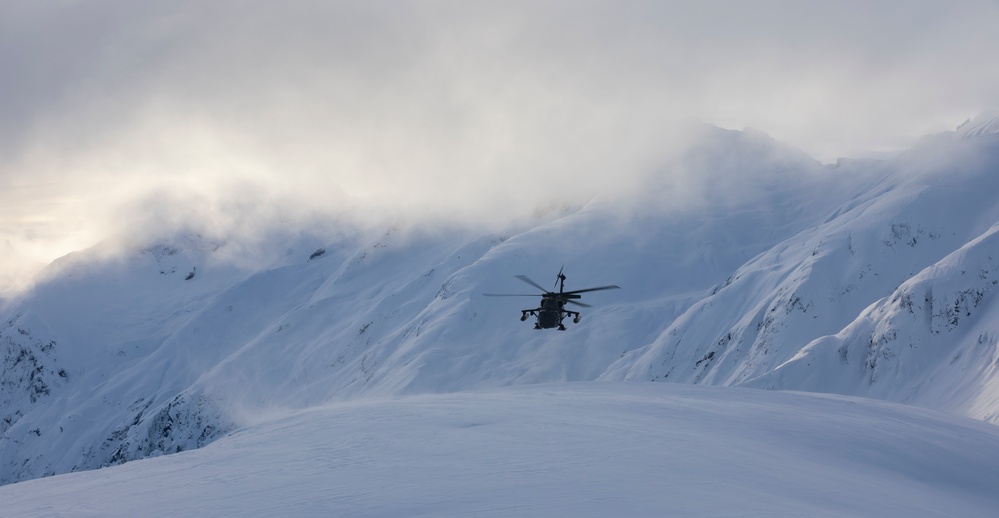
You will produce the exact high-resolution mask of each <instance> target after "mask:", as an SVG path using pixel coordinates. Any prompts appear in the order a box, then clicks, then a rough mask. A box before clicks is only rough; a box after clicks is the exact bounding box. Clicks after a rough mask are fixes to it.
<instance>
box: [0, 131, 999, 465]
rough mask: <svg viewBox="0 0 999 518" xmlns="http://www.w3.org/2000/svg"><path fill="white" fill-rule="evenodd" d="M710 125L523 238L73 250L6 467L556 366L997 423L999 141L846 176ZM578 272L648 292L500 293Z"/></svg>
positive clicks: (4, 341) (300, 240) (392, 233)
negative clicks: (634, 177)
mask: <svg viewBox="0 0 999 518" xmlns="http://www.w3.org/2000/svg"><path fill="white" fill-rule="evenodd" d="M705 133H706V137H705V139H704V140H702V141H701V142H700V143H699V144H697V145H695V146H693V147H692V148H691V149H690V150H689V151H688V152H687V153H686V154H684V155H683V156H682V157H681V158H680V159H679V160H678V161H677V162H673V163H670V164H667V165H664V166H663V168H662V170H661V171H658V172H657V173H655V174H650V175H649V177H648V178H646V180H645V182H646V183H645V185H644V188H643V189H641V192H640V193H637V194H634V195H633V196H632V197H630V198H628V200H627V202H628V203H626V204H622V202H621V200H619V199H615V198H614V197H605V198H597V199H595V200H593V201H591V202H590V203H588V204H586V205H584V206H581V207H573V208H569V209H565V210H560V211H553V212H549V213H547V214H546V215H544V216H539V217H536V218H534V219H531V220H528V221H523V222H521V223H519V224H516V225H511V226H509V227H508V228H506V229H505V230H503V231H501V232H483V231H481V230H477V229H475V228H469V227H462V226H459V225H455V226H453V227H451V228H446V229H440V228H438V229H434V230H430V229H427V228H425V227H421V226H419V225H410V226H406V225H399V226H397V227H393V228H391V229H389V230H388V231H386V232H380V233H375V234H371V233H368V232H364V231H360V230H351V229H350V228H349V227H346V226H341V227H337V228H329V229H323V230H318V229H313V230H314V231H313V232H310V233H307V234H302V235H299V234H295V233H293V232H289V235H286V236H275V237H273V238H272V239H271V240H270V241H265V242H264V248H267V249H268V250H270V251H271V253H268V254H263V255H262V256H261V257H263V258H260V257H256V256H255V257H254V258H253V259H252V260H251V259H250V258H249V257H244V255H245V254H246V253H247V252H246V249H245V247H242V246H241V245H240V244H239V243H236V242H232V241H226V240H223V239H215V238H210V237H207V236H203V235H198V234H197V233H196V232H188V233H179V234H177V235H175V236H172V237H167V238H161V239H157V240H153V241H150V242H145V243H143V244H141V245H131V246H128V247H126V248H125V249H124V251H123V252H120V253H111V248H110V247H109V246H107V245H104V246H98V247H95V248H94V249H92V250H88V251H85V252H80V253H77V254H73V255H71V256H68V257H66V258H64V259H62V260H60V261H59V262H58V264H55V265H53V267H52V268H51V269H50V271H49V272H48V274H47V278H46V280H44V281H43V282H41V283H40V284H39V285H38V286H36V288H35V289H33V290H32V291H31V292H29V293H26V294H25V295H23V296H22V297H21V298H19V299H17V300H16V301H13V302H12V303H11V304H9V305H8V306H9V307H8V308H7V309H5V311H6V314H7V316H6V318H5V319H4V321H3V322H4V325H3V326H2V328H0V347H2V350H0V353H2V354H3V358H4V375H3V380H2V384H0V402H2V403H3V405H2V407H0V408H2V410H0V411H2V413H3V415H0V420H2V421H0V434H2V435H0V453H2V455H0V483H9V482H15V481H20V480H26V479H30V478H36V477H40V476H45V475H51V474H56V473H65V472H68V471H76V470H82V469H92V468H97V467H101V466H108V465H113V464H119V463H122V462H125V461H129V460H134V459H138V458H143V457H148V456H155V455H160V454H163V453H174V452H178V451H184V450H189V449H193V448H198V447H201V446H204V445H206V444H208V443H210V442H212V441H214V440H216V439H217V438H219V437H222V436H224V435H225V434H226V433H228V432H230V431H232V430H234V429H237V428H239V427H241V426H245V425H246V424H247V423H249V422H252V421H253V416H254V415H257V414H258V413H260V412H262V411H265V410H266V409H268V408H309V407H312V406H315V405H321V404H326V403H329V402H332V401H347V400H353V399H356V398H362V397H365V398H369V397H388V396H399V395H407V394H422V393H452V392H463V391H468V390H477V389H483V388H490V387H502V386H508V385H523V384H535V383H546V382H564V381H589V380H608V381H609V380H631V381H675V382H683V383H701V384H716V385H735V384H747V385H751V386H758V387H765V388H780V389H796V390H812V391H817V392H836V393H845V394H853V395H860V396H870V397H879V398H885V399H890V400H896V401H906V402H911V403H915V404H920V405H925V406H928V407H931V408H936V409H941V410H947V411H951V412H956V413H961V414H964V415H968V416H972V417H976V418H980V419H987V420H990V421H995V420H996V419H997V417H996V416H997V412H999V408H997V405H999V400H997V398H996V394H997V392H996V389H997V388H999V387H997V386H996V382H995V372H994V365H995V341H994V340H993V339H992V338H991V337H993V336H999V324H995V322H999V319H996V318H992V316H991V315H992V313H991V311H992V308H993V306H994V304H992V303H991V300H992V295H993V293H994V289H993V288H992V282H993V278H994V274H993V272H992V266H991V257H992V255H993V254H992V250H993V249H994V247H995V240H994V239H993V238H991V233H990V232H991V230H990V229H991V228H992V227H993V225H994V224H996V223H997V222H999V205H997V204H995V203H994V202H992V199H993V198H994V193H996V192H999V174H996V173H997V172H999V145H997V135H996V134H994V133H988V132H982V133H980V134H979V133H976V135H973V136H968V135H963V134H962V135H958V134H957V133H952V134H946V135H941V136H937V137H934V138H931V139H927V140H926V141H924V142H923V143H921V144H920V146H918V147H917V148H916V149H914V150H912V151H910V152H909V153H907V154H904V155H902V156H900V157H898V158H896V159H892V160H887V161H843V162H841V163H840V164H838V165H837V166H822V165H820V164H818V163H817V162H815V161H814V160H811V159H810V158H808V157H806V156H803V155H802V154H801V153H799V152H797V151H795V150H792V149H788V148H787V147H786V146H783V145H781V144H780V143H778V142H776V141H774V140H773V139H771V138H770V137H767V136H766V135H763V134H760V133H759V132H753V131H746V132H736V131H728V130H721V129H717V128H714V129H710V130H708V131H706V132H705ZM682 172H686V173H688V175H684V174H680V173H682ZM691 172H694V173H697V174H696V175H693V176H690V175H689V173H691ZM678 178H682V179H685V180H684V182H686V183H685V185H681V183H683V182H680V183H678V180H677V179H678ZM722 180H726V181H729V183H731V184H732V185H731V186H729V187H727V188H724V187H721V186H722V185H724V183H723V182H722ZM678 192H682V193H685V194H686V195H687V197H682V196H678V194H677V193H678ZM317 235H319V236H321V237H316V236H317ZM251 255H252V254H251ZM996 257H999V255H996ZM562 265H565V268H566V273H567V275H568V282H567V285H566V287H567V289H579V288H585V287H589V286H597V285H603V284H611V283H613V284H618V285H620V286H622V287H623V288H624V289H622V290H614V291H607V292H597V293H592V294H587V295H586V297H585V299H584V300H585V302H587V303H590V304H593V305H594V306H595V307H594V308H593V309H585V308H584V310H583V319H582V322H581V323H580V324H578V325H570V330H569V331H566V332H557V331H545V332H539V331H535V330H533V329H531V326H530V323H522V322H519V321H518V320H517V318H518V317H519V315H520V310H521V309H525V308H532V307H535V306H536V304H537V299H536V298H531V297H526V298H523V299H516V298H505V299H495V298H486V297H483V296H482V295H481V294H482V293H486V292H491V293H497V292H500V293H502V292H514V293H533V291H534V290H533V288H531V287H529V286H527V285H526V284H523V283H520V282H519V281H517V280H516V279H514V278H513V276H514V275H517V274H527V275H529V276H531V277H532V278H534V279H535V280H537V281H539V282H541V284H542V285H547V284H548V283H550V282H552V280H553V277H554V274H555V272H557V271H558V270H559V268H560V267H561V266H562ZM961 270H963V271H965V272H968V273H967V275H959V274H956V273H954V272H958V271H961ZM921 272H923V273H921ZM982 272H985V273H982ZM982 275H984V277H983V276H982ZM931 288H932V292H933V299H932V300H933V308H934V309H932V310H930V314H931V315H933V314H936V313H938V312H941V311H944V309H943V308H951V307H956V308H957V309H960V310H962V311H963V312H964V313H971V314H970V315H967V314H963V313H962V315H963V316H960V317H959V318H958V321H957V323H956V324H955V329H945V328H946V326H947V324H946V322H947V320H946V319H947V318H948V316H947V314H946V312H944V313H941V316H939V317H937V324H936V325H937V328H933V327H929V328H927V324H926V322H925V320H920V319H917V318H903V317H904V314H905V313H904V312H908V311H909V309H913V311H915V312H916V313H918V311H916V309H914V308H916V306H915V305H916V303H917V302H918V300H919V297H921V296H922V295H921V294H924V293H926V292H927V291H928V290H931ZM906 294H908V297H906ZM962 294H963V295H962ZM959 299H960V300H959ZM893 300H894V301H895V302H892V301H893ZM907 301H908V302H907ZM955 304H956V306H955ZM905 305H908V307H905ZM878 308H883V309H878ZM893 308H894V309H893ZM919 309H920V310H922V311H924V312H925V311H926V309H925V308H919ZM957 309H955V311H956V310H957ZM914 314H915V313H914ZM931 320H932V319H931ZM940 326H943V327H940ZM934 329H936V330H937V331H938V332H937V333H936V334H933V331H934ZM891 336H894V337H900V338H897V339H893V340H892V341H891V343H890V344H889V343H888V342H887V341H886V342H884V343H883V344H880V345H878V344H879V342H878V341H879V340H881V338H882V337H891ZM983 337H984V338H983ZM875 338H876V339H875ZM917 338H918V340H917ZM872 339H875V341H874V342H870V340H872ZM917 342H918V343H917ZM865 343H874V344H875V345H874V346H868V345H865ZM915 345H919V347H914V346H915ZM865 347H869V348H870V349H869V350H867V349H865ZM841 350H843V351H846V353H845V355H846V356H845V358H846V359H844V356H843V354H841V353H840V351H841ZM928 350H932V351H934V352H932V353H927V352H924V351H928ZM870 351H874V352H873V353H870ZM871 358H875V359H876V358H882V359H878V360H877V361H876V362H874V363H871V362H870V361H867V360H869V359H871ZM952 360H953V367H951V366H949V365H951V364H950V363H947V362H951V361H952ZM945 364H946V365H945ZM840 372H842V373H843V374H842V375H840V374H838V373H840ZM816 373H818V374H816ZM887 373H894V374H891V375H889V374H887ZM872 379H873V380H876V382H875V383H872V382H871V380H872Z"/></svg>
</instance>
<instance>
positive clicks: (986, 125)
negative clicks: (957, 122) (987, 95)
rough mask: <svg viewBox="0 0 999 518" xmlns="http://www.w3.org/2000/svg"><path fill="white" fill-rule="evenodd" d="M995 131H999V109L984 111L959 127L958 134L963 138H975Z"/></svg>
mask: <svg viewBox="0 0 999 518" xmlns="http://www.w3.org/2000/svg"><path fill="white" fill-rule="evenodd" d="M995 133H999V111H988V112H982V113H980V114H979V115H978V116H977V117H975V118H974V119H971V120H969V121H968V122H966V123H964V124H962V125H961V126H959V127H958V128H957V134H958V136H959V137H962V138H974V137H980V136H982V135H988V134H995Z"/></svg>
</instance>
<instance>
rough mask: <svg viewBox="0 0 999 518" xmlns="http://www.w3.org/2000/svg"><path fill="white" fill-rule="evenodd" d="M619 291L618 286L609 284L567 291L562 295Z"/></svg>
mask: <svg viewBox="0 0 999 518" xmlns="http://www.w3.org/2000/svg"><path fill="white" fill-rule="evenodd" d="M619 289H621V287H620V286H617V285H615V284H611V285H609V286H600V287H599V288H586V289H585V290H572V291H567V292H565V293H564V294H563V295H576V294H577V293H586V292H588V291H601V290H619Z"/></svg>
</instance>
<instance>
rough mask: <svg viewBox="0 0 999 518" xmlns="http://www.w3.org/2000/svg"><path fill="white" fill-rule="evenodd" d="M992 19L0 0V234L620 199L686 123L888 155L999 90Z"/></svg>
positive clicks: (988, 10)
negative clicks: (250, 209)
mask: <svg viewBox="0 0 999 518" xmlns="http://www.w3.org/2000/svg"><path fill="white" fill-rule="evenodd" d="M997 24H999V7H996V5H995V4H994V3H993V2H986V1H981V2H977V1H958V2H930V1H920V2H907V3H906V4H905V5H904V6H903V7H900V6H899V5H898V3H897V2H887V1H881V2H878V1H875V2H859V1H852V0H850V1H844V2H835V3H822V4H818V3H812V2H796V1H786V0H784V1H779V0H765V1H751V2H734V1H706V2H633V3H625V4H621V3H619V2H596V1H587V2H576V1H573V2H569V1H551V2H459V1H454V2H448V1H439V2H429V1H417V2H392V3H381V2H319V1H306V0H300V1H292V2H280V3H275V2H264V1H255V0H248V1H235V0H228V1H226V0H223V1H219V2H212V3H210V4H207V5H206V4H205V3H203V2H195V1H190V0H179V1H165V0H163V1H158V0H153V1H149V2H131V1H125V0H98V1H92V2H43V3H39V2H28V1H14V2H5V3H3V5H2V6H0V69H2V70H6V71H12V73H9V74H5V77H4V79H3V80H2V81H0V111H2V113H4V114H5V117H4V118H3V119H2V120H0V187H2V188H3V189H2V192H0V203H2V204H3V206H5V207H8V209H7V210H5V211H4V210H0V217H3V218H4V221H2V222H0V229H4V230H5V231H6V232H7V233H8V234H9V235H11V236H12V237H13V239H12V241H14V242H15V245H17V246H19V248H25V247H26V248H32V247H36V249H37V250H38V252H37V255H44V254H46V253H47V254H49V255H51V254H55V253H59V252H60V251H61V252H65V251H68V250H66V248H67V247H69V246H79V245H80V244H81V243H84V242H88V241H89V242H93V241H95V240H96V238H97V237H98V236H100V235H102V234H105V233H107V232H109V231H111V230H112V229H115V228H116V227H118V226H120V225H121V222H122V221H125V222H128V221H143V222H146V223H144V224H145V225H148V226H149V227H150V228H156V227H157V225H155V224H153V220H156V221H171V220H172V219H175V218H174V216H171V215H172V214H188V215H191V214H198V216H197V219H199V220H201V221H205V220H207V219H212V220H213V221H216V222H218V224H219V225H222V226H225V225H229V226H230V227H232V228H236V227H238V222H240V221H244V219H242V218H239V217H232V211H234V210H236V209H234V208H233V207H234V204H233V202H232V200H233V199H235V198H239V197H240V196H238V195H237V193H243V194H245V193H246V192H250V191H253V192H255V193H257V194H254V195H253V196H252V198H253V199H255V200H257V202H256V203H259V204H262V205H268V206H273V207H281V208H280V209H279V208H274V209H271V210H265V211H261V213H266V214H270V213H272V212H282V211H284V212H287V211H292V212H295V211H299V212H303V211H304V212H314V211H323V210H332V209H331V207H336V209H337V210H341V209H343V208H345V207H346V208H350V209H351V210H358V211H369V214H372V213H377V214H381V215H385V216H379V217H386V218H388V217H396V216H397V215H398V214H400V213H409V214H421V215H424V216H425V217H441V218H450V219H455V218H458V219H467V220H470V221H478V222H489V221H493V220H496V219H503V218H505V217H507V216H508V215H516V214H519V213H523V212H529V211H530V210H532V209H534V208H535V207H536V206H538V205H539V204H544V203H548V202H549V201H550V200H551V199H552V198H555V199H564V200H577V199H581V198H585V197H586V196H588V195H589V194H590V193H592V192H608V191H610V192H616V193H619V194H620V193H626V192H627V191H628V189H634V188H635V184H636V182H638V181H639V179H640V178H642V177H643V175H646V174H647V173H648V171H650V170H655V169H657V168H659V167H660V166H661V165H662V164H663V163H664V162H665V161H668V160H669V158H670V157H671V156H672V155H674V154H675V153H676V152H677V151H678V150H680V149H682V148H684V147H685V146H686V145H687V144H688V143H689V142H688V141H689V139H690V137H691V136H690V135H687V134H686V133H687V130H686V129H685V128H686V127H687V126H684V125H682V124H677V121H679V120H684V119H686V118H688V117H696V118H699V119H701V120H705V121H708V122H711V123H715V124H718V125H720V126H723V127H730V128H742V127H746V126H751V127H756V128H759V129H761V130H764V131H766V132H768V133H770V134H771V135H773V136H775V137H776V138H778V139H780V140H783V141H786V142H789V143H791V144H792V145H795V146H798V147H799V148H801V149H803V150H805V151H807V152H809V153H811V154H812V155H814V156H817V157H818V158H821V159H824V160H830V159H833V158H835V157H836V156H840V155H858V154H861V155H862V154H872V153H885V152H891V151H893V150H897V149H900V148H902V147H905V146H907V145H909V144H910V143H911V142H912V141H914V140H915V139H916V138H917V137H919V136H920V135H921V134H924V133H928V132H935V131H943V130H949V129H953V127H954V126H956V125H957V124H958V123H960V122H961V121H963V120H964V119H965V118H967V117H969V116H972V115H974V114H975V113H976V112H977V111H979V110H981V109H985V108H989V107H995V106H999V94H997V93H996V92H999V70H997V69H996V67H994V66H991V61H992V60H993V59H994V58H993V56H992V55H991V53H992V50H993V49H995V48H999V35H997V34H996V31H995V30H994V27H995V26H996V25H997ZM680 183H682V182H680ZM40 186H44V188H42V187H40ZM171 192H173V193H186V194H183V195H176V194H175V195H170V196H167V198H169V199H170V200H172V201H171V203H172V204H174V205H171V207H174V208H171V209H164V208H160V209H156V210H153V209H152V207H153V206H154V205H156V204H152V203H151V202H149V200H152V199H159V200H160V202H162V200H163V199H165V198H163V197H162V193H171ZM157 193H159V194H157ZM227 200H228V201H227ZM160 202H157V203H160ZM182 204H183V205H182ZM235 205H236V206H240V205H239V204H238V203H237V204H235ZM157 206H158V205H157ZM9 207H17V208H16V210H15V209H9ZM192 207H193V208H192ZM204 211H214V213H215V214H214V215H212V216H209V215H206V214H204V213H203V212H204ZM12 212H13V213H14V214H13V215H12V214H11V213H12ZM123 212H128V215H125V214H123ZM227 213H228V214H229V215H227ZM237 213H238V211H237ZM192 217H193V216H192ZM274 217H277V216H274ZM367 217H369V218H370V217H371V216H367ZM28 220H30V221H33V222H34V223H32V224H31V225H26V224H25V223H24V221H28ZM261 224H263V223H261ZM29 227H30V231H29ZM244 227H245V228H243V230H244V231H247V232H249V231H250V230H249V228H257V226H256V225H252V226H244ZM45 243H47V244H48V245H51V246H50V248H51V250H49V251H47V252H43V251H42V250H44V249H45V246H48V245H45ZM43 245H44V246H43ZM48 258H49V259H51V257H48Z"/></svg>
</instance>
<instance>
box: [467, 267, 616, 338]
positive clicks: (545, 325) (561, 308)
mask: <svg viewBox="0 0 999 518" xmlns="http://www.w3.org/2000/svg"><path fill="white" fill-rule="evenodd" d="M563 269H564V268H561V269H559V271H558V278H557V279H556V281H555V286H556V287H558V292H557V293H556V292H554V291H548V290H546V289H544V288H542V287H541V285H539V284H538V283H536V282H534V281H532V280H531V279H529V278H528V277H527V276H526V275H516V276H515V277H517V278H518V279H520V280H522V281H524V282H526V283H527V284H530V285H531V286H534V287H535V288H537V289H539V290H541V291H542V292H543V293H542V294H541V305H540V306H538V307H536V308H534V309H524V310H521V312H520V321H521V322H523V321H524V320H527V316H528V315H530V316H532V317H536V318H537V322H535V323H534V329H551V328H553V327H557V328H558V329H559V331H565V324H563V323H562V320H563V319H565V317H567V316H571V317H572V321H573V323H576V324H578V323H579V318H580V314H579V312H578V311H572V310H568V309H565V305H566V304H575V305H577V306H581V307H584V308H588V307H590V305H589V304H583V303H582V302H579V301H578V299H579V298H580V293H586V292H588V291H600V290H615V289H620V288H621V287H620V286H615V285H613V284H612V285H609V286H600V287H599V288H586V289H585V290H573V291H565V275H564V274H563V273H562V270H563ZM552 289H555V288H554V287H553V288H552ZM483 295H485V296H487V297H537V295H522V294H508V293H483Z"/></svg>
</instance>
